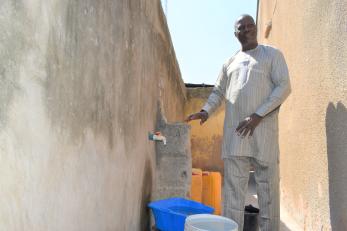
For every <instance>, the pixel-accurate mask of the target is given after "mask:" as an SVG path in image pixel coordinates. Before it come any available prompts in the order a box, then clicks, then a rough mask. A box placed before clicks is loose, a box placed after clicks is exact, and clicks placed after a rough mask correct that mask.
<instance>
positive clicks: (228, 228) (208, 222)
mask: <svg viewBox="0 0 347 231" xmlns="http://www.w3.org/2000/svg"><path fill="white" fill-rule="evenodd" d="M237 229H238V225H237V223H236V222H235V221H233V220H231V219H229V218H226V217H221V216H217V215H208V214H201V215H192V216H189V217H188V218H187V219H186V223H185V229H184V231H237Z"/></svg>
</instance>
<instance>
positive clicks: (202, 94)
mask: <svg viewBox="0 0 347 231" xmlns="http://www.w3.org/2000/svg"><path fill="white" fill-rule="evenodd" d="M211 91H212V87H196V88H187V98H188V99H187V102H186V106H185V113H186V115H187V116H188V115H190V114H192V113H195V112H198V111H200V110H201V108H202V106H204V104H205V103H206V100H207V98H208V96H209V95H210V93H211ZM224 113H225V110H224V103H223V104H222V105H221V106H220V107H219V108H218V109H217V111H216V112H214V114H212V116H211V117H210V118H209V119H208V120H207V121H206V123H204V124H203V125H202V126H201V125H200V124H199V123H200V121H192V122H190V124H191V126H192V128H191V147H192V163H193V167H194V168H202V169H203V170H209V171H220V172H221V173H223V161H222V160H221V147H222V137H223V123H224Z"/></svg>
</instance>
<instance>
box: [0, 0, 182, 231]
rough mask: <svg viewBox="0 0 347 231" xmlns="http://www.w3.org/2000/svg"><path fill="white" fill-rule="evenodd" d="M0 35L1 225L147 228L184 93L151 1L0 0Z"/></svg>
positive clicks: (161, 22) (22, 227)
mask: <svg viewBox="0 0 347 231" xmlns="http://www.w3.org/2000/svg"><path fill="white" fill-rule="evenodd" d="M0 34H1V36H0V184H1V188H0V204H1V206H0V229H1V230H11V231H16V230H28V231H30V230H32V231H40V230H42V231H43V230H50V231H54V230H57V231H58V230H59V231H61V230H76V231H77V230H122V231H124V230H131V231H133V230H148V227H149V219H148V214H149V213H148V209H147V208H146V205H147V203H148V202H149V200H150V199H151V191H152V186H153V181H154V176H155V170H156V166H155V145H154V143H153V142H151V141H148V138H147V133H148V131H154V130H155V127H156V114H157V110H158V106H157V102H158V101H159V102H160V105H161V106H162V108H163V111H164V113H165V115H166V117H167V118H168V120H169V121H176V120H182V119H183V118H184V101H185V98H186V96H185V90H184V87H183V82H182V80H181V78H180V72H179V68H178V65H177V61H176V58H175V53H174V51H173V46H172V43H171V40H170V35H169V33H168V29H167V25H166V21H165V18H164V16H163V13H162V9H161V5H160V1H159V0H156V1H153V0H105V1H93V0H75V1H71V0H30V1H15V0H3V1H1V2H0ZM187 174H188V173H187Z"/></svg>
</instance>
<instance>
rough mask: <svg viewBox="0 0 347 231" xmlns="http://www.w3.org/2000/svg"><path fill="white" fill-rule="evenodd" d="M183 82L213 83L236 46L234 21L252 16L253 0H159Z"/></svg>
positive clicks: (254, 10) (254, 0)
mask: <svg viewBox="0 0 347 231" xmlns="http://www.w3.org/2000/svg"><path fill="white" fill-rule="evenodd" d="M161 1H162V5H163V9H164V12H165V14H166V19H167V22H168V26H169V30H170V34H171V39H172V43H173V45H174V48H175V53H176V57H177V60H178V63H179V66H180V70H181V74H182V78H183V80H184V82H185V83H195V84H202V83H204V84H214V83H215V81H216V79H217V77H218V74H219V72H220V70H221V68H222V65H223V63H224V62H225V61H226V60H227V59H228V58H229V57H231V56H232V55H233V54H234V53H235V52H236V51H237V50H239V48H240V45H239V42H238V40H237V39H236V38H235V36H234V22H235V20H236V19H237V18H238V16H239V15H241V14H244V13H246V14H250V15H252V16H253V17H254V19H256V11H257V0H161Z"/></svg>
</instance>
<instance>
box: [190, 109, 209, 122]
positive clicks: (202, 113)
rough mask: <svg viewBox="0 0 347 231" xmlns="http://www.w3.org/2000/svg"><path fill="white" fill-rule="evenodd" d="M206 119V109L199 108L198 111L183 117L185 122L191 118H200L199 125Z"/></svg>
mask: <svg viewBox="0 0 347 231" xmlns="http://www.w3.org/2000/svg"><path fill="white" fill-rule="evenodd" d="M207 119H208V113H207V111H204V110H201V111H200V112H198V113H194V114H191V115H190V116H188V117H187V119H185V122H189V121H191V120H200V125H202V124H203V123H205V121H206V120H207Z"/></svg>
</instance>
